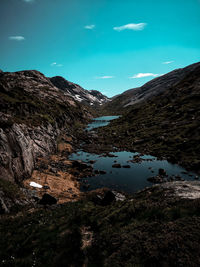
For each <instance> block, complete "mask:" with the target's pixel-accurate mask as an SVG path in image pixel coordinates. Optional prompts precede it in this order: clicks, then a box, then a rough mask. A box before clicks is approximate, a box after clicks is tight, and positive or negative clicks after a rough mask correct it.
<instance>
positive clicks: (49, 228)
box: [0, 63, 200, 266]
mask: <svg viewBox="0 0 200 267" xmlns="http://www.w3.org/2000/svg"><path fill="white" fill-rule="evenodd" d="M199 74H200V63H196V64H193V65H190V66H188V67H186V68H183V69H179V70H175V71H173V72H171V73H168V74H166V75H163V76H161V77H158V78H155V79H153V80H152V81H150V82H148V83H147V84H145V85H143V86H142V87H140V88H136V89H131V90H128V91H126V92H125V93H123V94H121V95H119V96H116V97H114V98H113V99H108V98H107V97H106V96H104V95H102V94H101V93H100V92H98V91H95V90H91V91H88V90H85V89H83V88H82V87H81V86H79V85H77V84H74V83H71V82H69V81H67V80H65V79H64V78H62V77H59V76H56V77H53V78H47V77H45V76H44V75H43V74H41V73H40V72H38V71H22V72H16V73H7V72H5V73H4V72H1V73H0V105H1V109H0V115H1V116H0V128H1V129H0V216H1V219H0V233H1V235H2V236H3V237H4V238H3V239H2V240H1V241H0V251H1V253H0V262H1V264H2V266H32V264H33V263H34V266H46V265H49V266H56V265H58V266H122V262H123V266H159V265H160V266H162V264H164V263H166V264H167V265H166V266H183V264H185V265H187V266H198V264H199V263H200V258H199V246H198V239H199V238H200V236H199V233H200V232H199V231H198V225H199V220H200V219H199V218H200V217H199V205H200V203H199V199H200V182H199V181H198V180H199V174H200V109H199V100H200V75H199ZM102 116H103V117H102ZM94 118H95V119H94ZM4 240H6V244H5V243H4ZM183 240H184V245H183ZM190 240H192V241H191V242H190ZM160 244H162V245H161V246H160ZM194 258H195V259H194Z"/></svg>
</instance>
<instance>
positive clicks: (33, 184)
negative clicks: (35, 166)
mask: <svg viewBox="0 0 200 267" xmlns="http://www.w3.org/2000/svg"><path fill="white" fill-rule="evenodd" d="M30 186H33V187H37V188H42V185H40V184H37V183H35V182H30Z"/></svg>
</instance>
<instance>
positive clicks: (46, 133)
mask: <svg viewBox="0 0 200 267" xmlns="http://www.w3.org/2000/svg"><path fill="white" fill-rule="evenodd" d="M89 118H91V114H90V113H89V111H88V109H87V108H86V107H85V106H83V105H81V104H80V103H79V101H75V100H74V98H73V97H72V96H70V95H69V94H66V93H65V91H63V90H60V89H59V88H57V87H55V86H54V85H53V84H52V82H51V81H50V80H49V79H48V78H47V77H45V76H44V75H43V74H42V73H40V72H38V71H35V70H31V71H19V72H14V73H11V72H1V73H0V179H6V180H9V181H15V182H17V183H20V182H21V181H22V180H23V179H25V178H26V177H29V176H30V175H31V173H32V171H33V169H34V166H35V162H36V160H37V158H38V157H40V156H47V155H48V154H50V153H53V152H55V151H56V150H57V146H58V140H59V138H61V136H66V135H70V134H71V133H72V132H73V130H74V129H75V128H76V126H77V129H78V128H80V125H81V124H83V123H86V122H87V121H88V119H89ZM77 129H76V131H77V132H78V130H77Z"/></svg>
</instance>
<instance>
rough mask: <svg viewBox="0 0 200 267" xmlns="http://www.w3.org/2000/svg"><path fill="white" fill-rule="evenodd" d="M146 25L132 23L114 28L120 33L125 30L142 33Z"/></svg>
mask: <svg viewBox="0 0 200 267" xmlns="http://www.w3.org/2000/svg"><path fill="white" fill-rule="evenodd" d="M146 25H147V23H130V24H126V25H122V26H119V27H114V28H113V30H115V31H119V32H121V31H124V30H132V31H141V30H143V29H144V28H145V26H146Z"/></svg>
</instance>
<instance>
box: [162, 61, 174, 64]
mask: <svg viewBox="0 0 200 267" xmlns="http://www.w3.org/2000/svg"><path fill="white" fill-rule="evenodd" d="M173 62H174V61H173V60H171V61H165V62H163V63H162V64H171V63H173Z"/></svg>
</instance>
